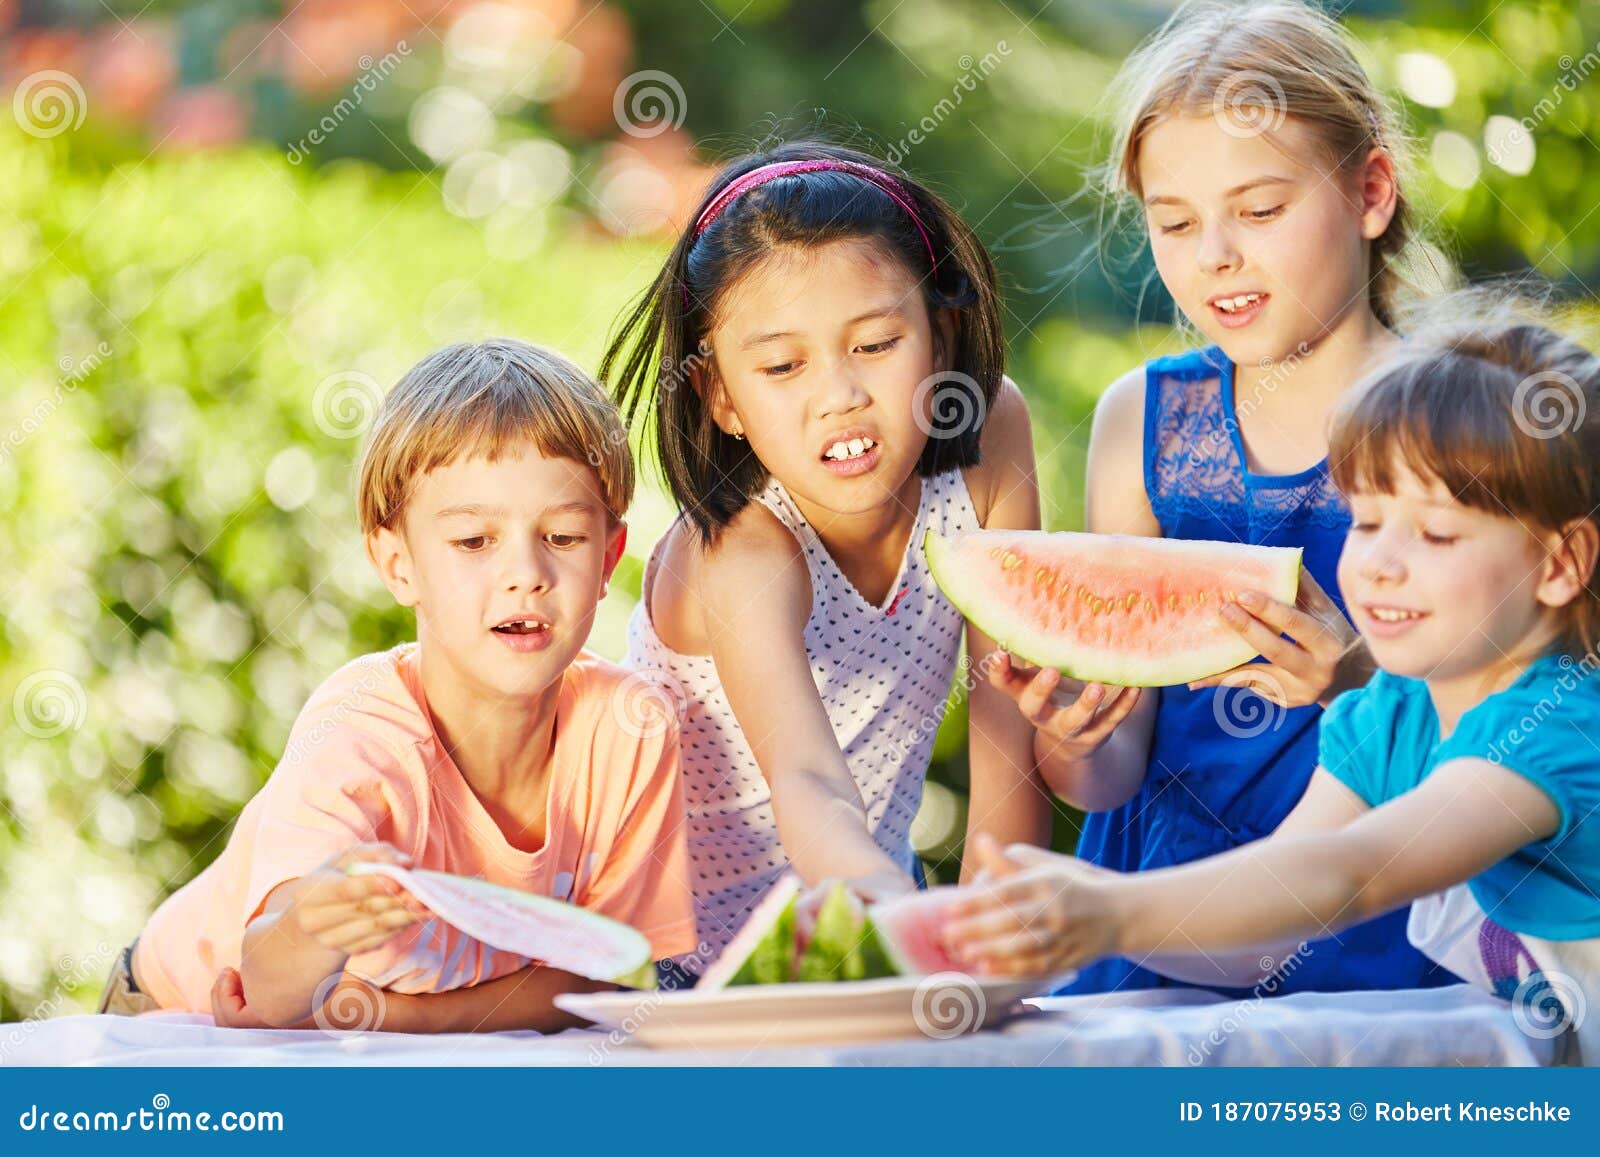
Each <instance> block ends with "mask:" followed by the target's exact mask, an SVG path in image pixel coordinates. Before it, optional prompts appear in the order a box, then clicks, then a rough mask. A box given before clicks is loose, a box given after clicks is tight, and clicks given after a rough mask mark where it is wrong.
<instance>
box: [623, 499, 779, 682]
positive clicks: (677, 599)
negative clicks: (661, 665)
mask: <svg viewBox="0 0 1600 1157" xmlns="http://www.w3.org/2000/svg"><path fill="white" fill-rule="evenodd" d="M755 593H759V594H760V595H761V598H762V599H767V600H771V601H773V602H774V603H777V604H790V603H794V602H797V601H799V600H802V599H803V600H804V602H805V605H806V606H807V607H809V606H810V599H811V580H810V577H809V575H808V574H807V572H806V564H805V557H804V554H803V553H802V550H801V547H800V543H799V542H798V541H797V540H796V538H795V536H794V534H793V533H792V532H791V531H790V530H789V528H788V527H787V526H785V525H784V524H783V523H782V522H781V521H779V520H778V517H777V515H775V514H773V513H772V511H771V510H769V509H768V508H767V507H766V506H764V505H763V504H762V503H760V502H755V501H752V502H750V503H749V505H747V506H746V507H745V508H744V509H743V510H741V511H740V512H739V513H738V514H737V515H735V516H734V519H733V521H732V522H730V523H729V524H728V525H727V526H725V527H723V529H722V531H721V533H719V534H718V535H717V537H716V539H715V541H714V542H711V543H705V542H702V541H701V540H700V538H699V536H698V535H697V534H696V533H695V532H694V529H693V527H691V526H690V525H689V524H688V522H687V521H686V520H684V519H681V518H680V519H679V520H678V521H676V522H674V523H673V525H672V527H671V529H669V530H668V532H667V535H666V537H665V539H664V541H663V542H662V544H661V548H660V550H659V552H658V555H657V561H656V568H655V571H654V574H653V576H652V581H651V585H650V589H649V590H647V591H646V592H645V597H646V598H647V599H648V600H649V604H650V616H651V620H652V622H653V624H654V626H655V630H656V634H657V635H658V636H659V637H660V638H661V641H662V642H664V643H665V644H666V645H667V646H668V647H670V648H672V649H673V650H674V651H677V652H679V653H680V654H685V655H705V654H709V653H710V651H711V639H712V631H711V626H712V624H713V623H714V622H726V621H728V618H729V616H730V615H737V616H741V617H742V615H743V613H744V611H746V610H748V609H749V608H750V606H751V605H752V604H753V603H756V602H757V600H754V599H753V598H752V595H753V594H755Z"/></svg>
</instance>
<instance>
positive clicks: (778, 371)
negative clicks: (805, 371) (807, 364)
mask: <svg viewBox="0 0 1600 1157" xmlns="http://www.w3.org/2000/svg"><path fill="white" fill-rule="evenodd" d="M799 364H800V363H799V362H784V363H783V364H782V365H778V366H767V367H765V368H764V369H763V370H762V371H761V372H762V373H764V374H766V375H767V377H769V378H781V377H783V375H784V374H787V373H789V372H791V371H792V370H793V369H794V368H795V367H796V366H798V365H799Z"/></svg>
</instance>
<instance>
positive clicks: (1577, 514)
mask: <svg viewBox="0 0 1600 1157" xmlns="http://www.w3.org/2000/svg"><path fill="white" fill-rule="evenodd" d="M1547 312H1548V311H1547V310H1546V309H1545V308H1543V307H1542V306H1541V305H1539V304H1538V303H1535V302H1532V301H1527V300H1522V299H1519V298H1517V297H1514V296H1511V295H1508V294H1506V293H1504V292H1502V291H1499V290H1496V289H1476V290H1464V291H1461V292H1459V293H1455V294H1450V295H1447V296H1445V297H1443V298H1439V299H1437V300H1435V301H1433V302H1430V303H1428V305H1427V306H1426V307H1425V308H1423V309H1420V310H1414V311H1412V314H1411V316H1410V318H1409V319H1408V320H1411V321H1412V322H1413V327H1412V328H1411V329H1410V330H1408V334H1407V338H1406V341H1405V343H1404V344H1403V345H1402V346H1401V347H1400V348H1399V350H1398V352H1397V353H1395V354H1394V355H1393V356H1392V357H1390V358H1388V359H1387V360H1386V361H1385V362H1384V364H1383V365H1381V366H1380V367H1379V368H1378V369H1376V370H1374V371H1373V372H1372V373H1371V374H1369V375H1368V377H1367V378H1366V379H1365V380H1364V381H1363V382H1362V383H1360V384H1359V385H1357V386H1356V387H1354V388H1353V389H1352V390H1351V392H1350V394H1349V396H1348V397H1347V398H1346V399H1345V400H1344V401H1343V402H1342V403H1341V404H1340V406H1339V408H1338V409H1337V410H1336V411H1335V413H1334V418H1333V426H1332V429H1331V431H1330V435H1329V439H1328V462H1329V468H1330V473H1331V474H1332V477H1333V481H1334V484H1335V485H1336V486H1338V487H1339V489H1340V490H1342V491H1344V492H1345V493H1346V494H1350V493H1378V494H1387V493H1392V492H1393V490H1394V487H1395V484H1396V481H1397V479H1398V476H1399V475H1400V473H1401V472H1402V470H1405V471H1409V472H1410V473H1412V474H1414V475H1416V476H1417V477H1418V478H1419V479H1422V480H1424V481H1430V480H1432V481H1437V482H1438V483H1439V484H1440V485H1442V486H1443V487H1444V488H1445V489H1446V490H1448V491H1449V492H1450V494H1451V495H1452V496H1453V497H1454V498H1455V499H1456V501H1458V502H1460V503H1462V504H1463V505H1465V506H1469V507H1471V508H1473V509H1476V510H1481V511H1484V512H1485V513H1487V514H1491V515H1495V516H1496V517H1508V516H1509V517H1511V518H1516V519H1519V520H1520V521H1521V522H1523V523H1524V524H1525V525H1527V526H1529V527H1530V528H1533V529H1536V530H1541V531H1562V530H1564V529H1565V528H1567V527H1568V526H1570V525H1571V524H1572V523H1574V522H1582V521H1589V522H1595V521H1596V510H1597V508H1600V357H1596V356H1595V355H1594V354H1593V353H1591V352H1590V351H1589V350H1588V349H1586V348H1585V347H1584V346H1583V345H1582V344H1580V343H1579V342H1577V341H1575V340H1574V339H1573V338H1570V337H1566V336H1564V335H1563V334H1561V333H1558V332H1557V331H1556V330H1555V329H1553V328H1551V323H1550V320H1549V319H1548V317H1547V316H1546V315H1547ZM1561 620H1562V638H1561V640H1560V642H1561V645H1562V646H1563V648H1564V649H1565V650H1567V651H1569V652H1571V653H1573V654H1585V653H1588V652H1591V651H1593V650H1594V649H1595V648H1596V646H1597V645H1600V575H1596V574H1591V575H1589V576H1588V579H1587V581H1586V583H1585V590H1584V592H1583V593H1582V594H1581V595H1579V596H1578V598H1576V599H1574V600H1573V601H1572V602H1571V603H1569V604H1567V605H1566V606H1565V607H1563V608H1562V609H1561Z"/></svg>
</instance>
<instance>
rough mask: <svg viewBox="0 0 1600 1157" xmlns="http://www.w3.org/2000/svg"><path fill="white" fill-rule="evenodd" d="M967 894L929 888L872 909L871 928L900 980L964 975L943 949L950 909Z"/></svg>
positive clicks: (954, 889) (955, 890) (962, 889)
mask: <svg viewBox="0 0 1600 1157" xmlns="http://www.w3.org/2000/svg"><path fill="white" fill-rule="evenodd" d="M968 892H969V889H967V888H952V887H946V888H930V889H928V890H927V891H925V892H912V893H909V894H907V895H905V896H897V897H896V898H895V899H893V900H886V901H884V902H883V903H881V904H874V905H873V906H872V908H871V909H870V913H869V914H870V918H871V920H872V926H873V928H874V929H875V930H876V931H877V933H878V939H879V941H880V942H881V943H882V944H883V947H884V950H885V951H886V952H887V953H888V954H889V959H890V960H891V961H892V962H893V963H894V966H895V968H896V970H897V971H898V972H899V973H900V974H901V975H902V976H926V975H931V974H933V973H935V972H964V971H965V968H964V967H963V966H962V965H961V963H960V962H959V961H957V960H956V959H955V957H953V956H951V955H950V952H949V950H948V949H946V948H945V946H944V930H945V924H946V923H947V922H948V920H949V910H950V905H951V904H952V903H954V902H955V901H957V900H959V899H960V898H961V897H963V896H965V895H967V894H968Z"/></svg>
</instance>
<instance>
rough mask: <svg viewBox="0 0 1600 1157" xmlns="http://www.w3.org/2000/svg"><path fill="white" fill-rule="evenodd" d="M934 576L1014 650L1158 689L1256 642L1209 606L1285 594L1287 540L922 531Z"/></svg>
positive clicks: (1288, 585) (1217, 666)
mask: <svg viewBox="0 0 1600 1157" xmlns="http://www.w3.org/2000/svg"><path fill="white" fill-rule="evenodd" d="M923 549H924V550H925V551H926V553H927V556H928V565H929V568H930V569H931V570H932V572H933V577H934V580H935V581H936V582H937V583H938V584H939V586H940V588H941V589H942V590H943V591H944V593H945V594H946V595H947V596H948V597H949V599H950V601H951V602H952V603H954V604H955V605H956V607H957V608H958V609H959V610H960V611H961V613H962V614H963V615H965V616H966V617H967V619H968V620H969V621H970V622H971V623H972V624H973V625H974V626H976V627H978V629H980V630H981V631H983V632H984V633H985V634H987V635H988V636H989V637H990V638H991V639H993V640H994V641H995V642H997V643H999V644H1000V645H1001V646H1002V647H1005V648H1006V649H1007V650H1008V651H1010V652H1011V653H1012V654H1014V655H1016V656H1018V657H1019V658H1022V659H1025V660H1027V661H1028V662H1030V663H1034V664H1037V665H1039V666H1042V667H1055V668H1056V669H1058V670H1060V671H1061V672H1062V673H1063V674H1066V675H1069V676H1072V677H1073V678H1076V679H1081V680H1084V681H1086V682H1099V683H1114V684H1120V685H1123V686H1129V687H1167V686H1174V685H1177V684H1181V683H1188V682H1191V681H1193V680H1195V679H1203V678H1205V677H1207V676H1209V675H1215V674H1217V673H1219V672H1221V671H1226V670H1228V669H1229V668H1231V667H1236V666H1238V665H1239V664H1241V663H1247V662H1249V661H1250V660H1251V659H1253V658H1255V656H1256V651H1255V649H1254V648H1253V647H1251V646H1250V644H1249V643H1248V642H1246V641H1245V640H1244V639H1243V638H1242V637H1241V636H1240V635H1239V633H1238V632H1237V631H1235V630H1234V629H1233V628H1232V627H1230V626H1228V624H1227V623H1226V622H1224V621H1223V620H1222V618H1221V617H1220V615H1219V612H1220V610H1221V608H1222V606H1223V605H1224V604H1225V603H1227V602H1228V601H1230V600H1234V599H1237V597H1238V596H1239V594H1240V593H1241V592H1243V591H1248V590H1253V591H1259V592H1260V593H1262V594H1264V595H1266V596H1267V597H1268V598H1271V599H1276V600H1278V601H1280V602H1285V603H1293V602H1294V600H1295V593H1296V591H1297V590H1298V589H1299V583H1300V554H1301V552H1300V551H1299V550H1298V549H1297V548H1292V547H1271V546H1250V545H1246V544H1242V543H1232V542H1199V541H1192V540H1186V539H1185V540H1180V539H1166V538H1147V537H1143V536H1139V535H1115V534H1075V533H1046V532H1044V531H1020V530H1018V531H1012V530H976V531H965V532H962V533H957V534H953V535H950V536H949V537H945V536H943V535H940V534H938V533H937V532H930V533H929V534H928V536H927V538H926V539H925V540H924V544H923Z"/></svg>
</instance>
